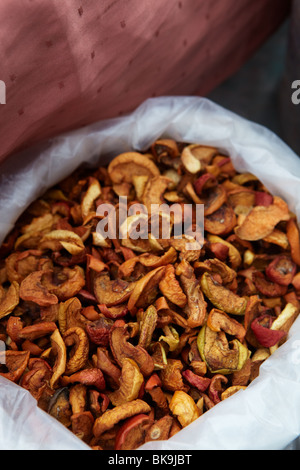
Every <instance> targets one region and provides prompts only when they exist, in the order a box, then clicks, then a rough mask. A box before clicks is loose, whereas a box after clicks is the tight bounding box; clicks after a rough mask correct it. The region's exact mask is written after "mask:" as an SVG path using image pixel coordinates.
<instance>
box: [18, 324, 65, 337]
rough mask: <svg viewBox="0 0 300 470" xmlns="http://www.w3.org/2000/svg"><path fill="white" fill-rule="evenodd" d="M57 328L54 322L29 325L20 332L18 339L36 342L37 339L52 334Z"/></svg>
mask: <svg viewBox="0 0 300 470" xmlns="http://www.w3.org/2000/svg"><path fill="white" fill-rule="evenodd" d="M56 328H57V326H56V324H55V323H54V322H46V321H45V322H40V323H34V324H33V325H28V326H25V327H24V328H22V330H20V332H19V335H18V337H19V338H22V339H28V340H29V341H34V340H35V339H37V338H41V337H43V336H46V335H49V334H52V333H53V332H54V331H55V330H56Z"/></svg>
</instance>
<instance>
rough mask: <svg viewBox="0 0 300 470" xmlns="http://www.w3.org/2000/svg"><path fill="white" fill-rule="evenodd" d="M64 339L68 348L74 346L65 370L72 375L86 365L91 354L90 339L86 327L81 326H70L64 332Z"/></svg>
mask: <svg viewBox="0 0 300 470" xmlns="http://www.w3.org/2000/svg"><path fill="white" fill-rule="evenodd" d="M63 340H64V342H65V345H66V347H67V348H70V347H72V350H71V352H70V355H69V359H67V363H66V369H65V372H64V373H65V374H66V375H71V374H74V373H75V372H77V371H78V370H80V369H82V368H83V367H84V366H85V364H86V362H87V360H88V354H89V340H88V336H87V334H86V332H85V331H84V329H83V328H80V327H73V328H69V329H68V330H67V331H66V332H65V333H64V335H63Z"/></svg>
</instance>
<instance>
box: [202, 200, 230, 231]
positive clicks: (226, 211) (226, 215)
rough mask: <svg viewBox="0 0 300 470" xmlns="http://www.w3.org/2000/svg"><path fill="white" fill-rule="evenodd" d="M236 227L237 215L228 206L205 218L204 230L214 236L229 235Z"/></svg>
mask: <svg viewBox="0 0 300 470" xmlns="http://www.w3.org/2000/svg"><path fill="white" fill-rule="evenodd" d="M235 226H236V215H235V213H234V210H233V208H232V207H231V206H229V205H228V204H226V203H225V204H223V205H222V206H221V207H220V208H219V209H218V210H216V211H215V212H213V213H212V214H210V215H207V216H205V218H204V228H205V230H206V231H207V232H208V233H211V234H213V235H228V234H229V233H230V232H231V231H232V230H233V229H234V227H235Z"/></svg>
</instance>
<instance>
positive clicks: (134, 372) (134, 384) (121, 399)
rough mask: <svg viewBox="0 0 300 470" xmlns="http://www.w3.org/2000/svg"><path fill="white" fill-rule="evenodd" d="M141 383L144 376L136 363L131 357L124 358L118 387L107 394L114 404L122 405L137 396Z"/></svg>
mask: <svg viewBox="0 0 300 470" xmlns="http://www.w3.org/2000/svg"><path fill="white" fill-rule="evenodd" d="M143 383H144V376H143V374H141V372H140V369H139V367H138V365H137V363H136V362H135V361H133V360H132V359H129V358H125V359H124V360H123V362H122V373H121V377H120V387H119V389H118V390H115V391H114V392H107V396H108V398H109V399H110V401H111V403H112V404H113V405H114V406H119V405H122V404H123V403H127V402H129V401H132V400H135V399H136V398H138V396H139V392H140V388H141V386H142V384H143Z"/></svg>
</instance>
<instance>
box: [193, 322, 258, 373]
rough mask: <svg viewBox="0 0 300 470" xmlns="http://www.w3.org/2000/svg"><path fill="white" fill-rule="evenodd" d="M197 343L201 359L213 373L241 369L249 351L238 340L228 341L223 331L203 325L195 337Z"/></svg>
mask: <svg viewBox="0 0 300 470" xmlns="http://www.w3.org/2000/svg"><path fill="white" fill-rule="evenodd" d="M197 345H198V349H199V352H200V355H201V358H202V360H203V361H205V362H206V364H207V367H208V368H209V370H210V371H211V372H212V373H214V374H216V373H217V374H224V375H227V374H231V373H232V372H234V371H237V370H241V369H242V367H243V365H244V364H245V362H246V360H247V359H248V358H249V356H250V352H249V350H248V348H247V347H246V346H244V345H243V344H242V343H241V342H240V341H238V340H237V339H234V340H232V341H230V342H228V340H227V338H226V334H225V333H224V332H223V331H220V332H218V331H213V330H212V329H211V328H209V327H208V326H207V325H204V326H203V327H202V328H201V330H200V332H199V334H198V337H197Z"/></svg>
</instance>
